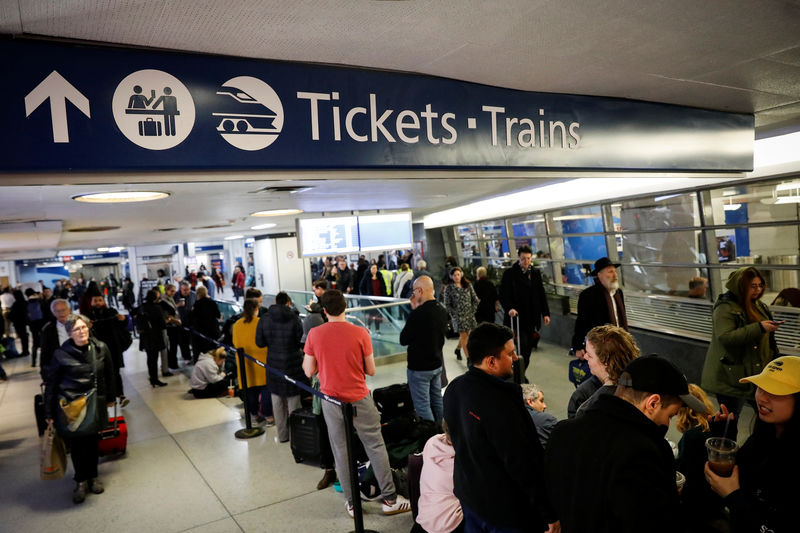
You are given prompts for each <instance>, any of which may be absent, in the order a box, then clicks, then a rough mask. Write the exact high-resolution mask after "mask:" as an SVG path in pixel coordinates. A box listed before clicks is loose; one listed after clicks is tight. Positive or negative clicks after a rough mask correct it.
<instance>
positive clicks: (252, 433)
mask: <svg viewBox="0 0 800 533" xmlns="http://www.w3.org/2000/svg"><path fill="white" fill-rule="evenodd" d="M183 329H184V330H186V331H188V332H190V333H191V334H193V335H197V336H198V337H200V338H203V339H205V340H207V341H209V342H211V343H213V344H214V345H216V346H218V347H220V348H225V350H227V351H230V352H236V355H237V357H238V358H239V360H238V363H239V375H240V376H241V378H242V382H241V383H240V388H241V389H243V390H244V389H247V369H246V367H245V364H244V362H245V359H249V360H250V361H252V362H254V363H255V364H257V365H258V366H260V367H262V368H264V369H265V370H266V371H267V372H268V373H270V374H272V375H273V376H275V377H277V378H280V379H284V380H286V381H288V382H289V383H291V384H292V385H294V386H296V387H297V388H299V389H302V390H304V391H306V392H309V393H311V394H313V395H314V396H316V397H318V398H320V399H322V400H324V401H326V402H329V403H332V404H333V405H337V406H339V407H340V408H341V409H342V414H343V416H344V426H345V432H344V433H345V437H346V442H347V463H348V465H347V466H348V469H349V470H350V492H351V495H352V498H353V501H352V504H353V522H354V525H355V530H354V533H377V532H376V531H374V530H371V529H366V530H365V529H364V515H363V510H362V508H361V491H360V488H359V486H358V464H356V460H355V457H354V456H353V431H354V427H353V417H354V416H355V406H353V404H352V403H349V402H343V401H341V400H339V399H337V398H334V397H332V396H328V395H327V394H324V393H322V392H320V391H318V390H315V389H314V388H312V387H309V386H308V385H306V384H305V383H300V382H298V381H297V380H295V379H292V378H290V377H289V376H287V375H286V374H284V373H283V372H281V371H280V370H276V369H274V368H272V367H271V366H269V365H267V364H266V363H263V362H261V361H259V360H258V359H256V358H255V357H253V356H251V355H248V354H247V353H246V352H245V351H244V349H242V348H234V347H233V346H229V345H227V344H224V343H221V342H219V341H218V340H216V339H212V338H211V337H208V336H207V335H204V334H202V333H200V332H199V331H196V330H193V329H191V328H188V327H184V328H183ZM242 396H243V401H244V413H245V427H244V428H243V429H240V430H238V431H237V432H236V433H235V436H236V438H240V439H249V438H253V437H257V436H259V435H262V434H263V433H264V428H262V427H253V425H252V421H251V419H250V409H249V406H248V402H247V394H243V395H242Z"/></svg>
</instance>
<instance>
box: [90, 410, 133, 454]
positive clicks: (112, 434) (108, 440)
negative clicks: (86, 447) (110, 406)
mask: <svg viewBox="0 0 800 533" xmlns="http://www.w3.org/2000/svg"><path fill="white" fill-rule="evenodd" d="M108 424H109V427H107V428H106V429H104V430H102V431H101V432H100V442H99V443H98V446H97V447H98V450H99V451H100V457H103V456H105V455H122V454H124V453H125V450H127V448H128V424H126V423H125V417H124V416H117V406H116V405H114V416H113V417H110V418H109V419H108Z"/></svg>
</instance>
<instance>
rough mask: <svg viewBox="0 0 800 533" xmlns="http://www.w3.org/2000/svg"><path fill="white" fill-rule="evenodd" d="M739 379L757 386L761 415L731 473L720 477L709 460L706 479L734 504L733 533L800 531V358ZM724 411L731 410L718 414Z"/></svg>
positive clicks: (783, 359)
mask: <svg viewBox="0 0 800 533" xmlns="http://www.w3.org/2000/svg"><path fill="white" fill-rule="evenodd" d="M741 381H742V382H749V383H752V384H754V385H755V386H756V397H755V401H756V407H757V410H758V419H757V420H756V422H755V427H754V429H753V433H752V435H750V438H748V439H747V441H746V442H745V443H744V445H743V446H742V448H741V449H740V450H739V452H738V453H737V454H736V463H737V465H736V466H734V468H733V473H732V474H731V475H730V477H722V476H718V475H717V474H715V473H714V472H713V471H712V470H711V469H710V468H709V465H708V463H706V467H705V475H706V479H707V480H708V483H709V485H711V489H712V490H713V491H714V492H716V493H717V494H719V495H720V496H722V497H723V498H724V499H725V505H726V506H727V507H728V509H730V522H731V532H732V533H739V532H746V531H747V532H751V531H752V532H772V533H783V532H788V531H797V527H798V525H797V524H798V522H797V512H796V508H797V505H798V502H800V482H799V481H800V460H798V457H797V453H798V450H800V403H798V402H800V357H791V356H786V357H779V358H777V359H775V360H774V361H772V362H770V363H769V364H768V365H767V367H766V368H765V369H764V370H763V371H762V372H761V373H760V374H758V375H755V376H750V377H746V378H742V380H741ZM726 416H732V415H723V416H719V418H724V417H726Z"/></svg>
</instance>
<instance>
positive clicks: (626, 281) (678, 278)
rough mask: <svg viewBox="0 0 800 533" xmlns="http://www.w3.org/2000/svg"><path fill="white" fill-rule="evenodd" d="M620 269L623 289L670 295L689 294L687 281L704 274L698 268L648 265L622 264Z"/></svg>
mask: <svg viewBox="0 0 800 533" xmlns="http://www.w3.org/2000/svg"><path fill="white" fill-rule="evenodd" d="M620 270H621V280H622V286H623V288H624V289H625V290H629V291H638V292H644V293H647V294H668V295H671V296H689V281H690V280H692V279H693V278H695V277H699V276H702V275H703V274H704V271H703V270H702V269H699V268H689V267H686V268H684V267H662V266H649V265H647V266H646V265H622V266H621V267H620ZM703 277H705V276H703Z"/></svg>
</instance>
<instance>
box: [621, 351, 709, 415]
mask: <svg viewBox="0 0 800 533" xmlns="http://www.w3.org/2000/svg"><path fill="white" fill-rule="evenodd" d="M617 383H618V384H619V385H622V386H624V387H630V388H632V389H634V390H637V391H641V392H650V393H653V394H669V395H670V396H677V397H678V398H680V399H681V401H682V402H683V403H684V404H686V405H687V406H688V407H690V408H691V409H692V410H694V411H696V412H698V413H705V412H706V406H705V405H704V404H703V402H701V401H700V400H699V399H698V398H696V397H695V396H693V395H692V394H690V393H689V382H688V381H687V380H686V376H684V375H683V372H681V371H680V370H679V369H678V367H676V366H675V365H673V364H672V363H671V362H669V361H667V360H666V359H664V358H663V357H659V356H658V355H646V356H644V357H639V358H637V359H634V360H633V361H631V362H630V363H628V366H626V367H625V369H624V370H623V371H622V374H621V375H620V377H619V380H617Z"/></svg>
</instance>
